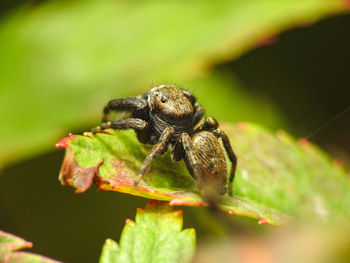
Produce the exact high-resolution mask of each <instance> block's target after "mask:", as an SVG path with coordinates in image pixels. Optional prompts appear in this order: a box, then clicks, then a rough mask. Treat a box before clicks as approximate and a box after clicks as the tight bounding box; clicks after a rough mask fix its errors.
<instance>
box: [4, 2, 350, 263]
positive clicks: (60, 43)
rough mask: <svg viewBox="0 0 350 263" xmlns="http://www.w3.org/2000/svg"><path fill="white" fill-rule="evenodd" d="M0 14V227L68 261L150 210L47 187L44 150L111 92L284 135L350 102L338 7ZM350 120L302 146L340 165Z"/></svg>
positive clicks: (30, 5)
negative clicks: (165, 91) (182, 93)
mask: <svg viewBox="0 0 350 263" xmlns="http://www.w3.org/2000/svg"><path fill="white" fill-rule="evenodd" d="M0 15H1V17H0V99H1V104H0V110H1V116H0V123H1V131H0V135H1V136H0V149H1V150H0V169H1V170H0V173H1V174H0V229H2V230H4V231H7V232H10V233H13V234H16V235H19V236H21V237H24V238H25V239H27V240H30V241H32V242H33V243H34V248H33V251H34V252H37V253H41V254H43V255H46V256H49V257H52V258H56V259H59V260H63V261H65V262H96V261H97V259H98V256H99V253H100V249H101V247H102V244H103V242H104V240H105V239H106V238H108V237H111V238H113V239H115V240H118V238H119V235H120V232H121V230H122V227H123V225H124V222H125V219H126V218H133V217H134V214H135V211H136V207H139V206H141V207H142V206H144V205H145V203H146V202H147V200H145V199H142V198H138V197H134V196H129V195H125V194H120V193H116V192H102V191H97V190H95V189H90V190H89V191H88V192H87V193H84V194H80V195H75V194H74V193H73V189H70V188H68V187H61V186H60V184H59V182H58V180H57V177H58V172H59V169H60V164H61V161H62V159H63V151H62V150H56V149H54V144H55V143H56V142H57V141H58V140H59V139H60V138H61V137H63V136H65V135H66V134H67V133H68V132H73V133H82V132H83V131H86V130H90V128H91V127H94V126H96V125H98V124H99V120H100V117H101V110H102V108H103V106H104V104H105V103H106V102H107V101H108V100H110V99H111V98H116V97H123V96H133V95H137V94H140V93H142V92H145V91H146V90H148V89H149V88H150V87H151V86H152V85H155V84H160V83H175V84H177V85H179V86H181V87H183V88H186V89H189V90H192V91H193V92H194V93H195V95H196V96H197V97H198V100H199V102H200V103H202V104H203V105H204V106H205V108H206V110H207V114H208V115H210V116H214V117H215V118H217V119H218V120H220V121H229V122H239V121H250V122H257V123H260V124H261V125H263V126H265V127H268V128H270V129H271V130H278V129H285V130H287V131H288V132H289V133H291V134H293V135H294V136H295V137H305V136H307V135H308V134H310V133H312V132H313V131H314V130H315V129H316V128H318V127H319V126H320V125H322V124H324V123H325V122H327V120H329V119H330V118H332V117H333V116H335V115H336V114H337V113H338V112H340V111H342V110H343V109H346V108H347V107H348V106H349V101H350V100H349V99H350V87H349V83H350V74H349V68H350V15H349V14H348V11H347V6H346V4H345V1H322V0H307V1H304V2H303V3H300V4H299V3H298V4H296V3H295V1H289V0H286V1H270V2H266V1H262V0H261V1H260V0H254V1H253V0H252V1H216V2H215V3H214V2H213V1H192V2H167V1H163V2H161V1H149V2H138V1H131V2H126V1H107V0H104V1H69V2H68V1H34V2H30V1H4V2H3V4H2V6H1V10H0ZM349 124H350V113H349V112H348V113H345V114H344V115H343V116H341V117H339V118H338V119H337V120H335V121H334V122H332V123H331V124H330V125H329V126H327V127H326V128H325V129H323V130H321V131H320V132H318V133H316V134H315V135H313V136H312V137H311V138H310V140H311V141H313V142H315V143H317V144H318V145H320V146H321V147H322V148H323V149H325V150H326V151H328V152H329V153H330V154H331V155H332V156H333V157H334V158H338V159H339V160H342V161H343V162H344V165H346V166H349V163H350V161H349V160H350V159H349V154H350V138H349V134H350V125H349ZM184 216H185V226H186V227H195V228H196V230H197V233H198V235H199V236H200V237H205V238H206V239H210V238H211V237H213V236H217V235H221V234H222V230H220V229H216V227H215V226H213V225H212V222H211V223H209V224H208V223H207V222H208V220H210V217H209V216H208V215H207V212H206V211H205V210H204V209H199V208H193V209H191V208H186V209H185V213H184ZM238 224H241V225H244V226H246V227H248V228H249V229H253V231H258V232H259V231H261V230H262V229H263V227H261V226H260V227H257V226H256V225H255V224H256V222H255V221H254V220H249V219H239V223H238ZM209 226H211V227H209ZM218 228H220V227H218ZM220 233H221V234H220ZM199 240H201V239H199Z"/></svg>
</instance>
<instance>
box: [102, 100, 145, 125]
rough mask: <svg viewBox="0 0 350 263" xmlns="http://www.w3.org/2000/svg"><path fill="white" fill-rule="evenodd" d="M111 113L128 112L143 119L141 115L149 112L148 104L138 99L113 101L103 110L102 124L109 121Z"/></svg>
mask: <svg viewBox="0 0 350 263" xmlns="http://www.w3.org/2000/svg"><path fill="white" fill-rule="evenodd" d="M111 111H128V112H132V113H136V114H137V115H140V117H141V115H142V114H143V113H146V111H147V102H146V101H145V100H144V99H142V98H138V97H130V98H124V99H115V100H111V101H110V102H108V104H107V105H106V106H105V107H104V109H103V117H102V122H106V121H107V117H108V114H109V113H110V112H111ZM135 116H136V115H135ZM137 117H139V116H137Z"/></svg>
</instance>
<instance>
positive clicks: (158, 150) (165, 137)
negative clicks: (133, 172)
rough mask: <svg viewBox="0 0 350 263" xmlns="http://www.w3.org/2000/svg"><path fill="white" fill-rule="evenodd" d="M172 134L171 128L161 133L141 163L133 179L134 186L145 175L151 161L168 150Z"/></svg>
mask: <svg viewBox="0 0 350 263" xmlns="http://www.w3.org/2000/svg"><path fill="white" fill-rule="evenodd" d="M174 132H175V131H174V129H173V128H171V127H167V128H166V129H165V130H164V131H163V133H162V135H161V136H160V138H159V140H158V143H157V144H156V145H154V146H153V148H152V150H151V151H150V152H149V154H148V155H147V157H146V159H145V160H144V161H143V164H142V167H141V169H140V171H139V174H138V176H137V177H136V179H135V182H134V185H137V184H138V183H139V182H140V180H141V179H142V177H143V176H144V175H145V173H146V171H147V169H148V167H149V166H150V165H151V163H152V161H153V159H154V158H156V157H157V156H159V155H161V154H163V153H164V152H165V151H166V150H167V149H168V146H169V144H170V138H171V136H172V135H173V133H174Z"/></svg>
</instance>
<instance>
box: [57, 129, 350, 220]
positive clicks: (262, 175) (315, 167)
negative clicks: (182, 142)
mask: <svg viewBox="0 0 350 263" xmlns="http://www.w3.org/2000/svg"><path fill="white" fill-rule="evenodd" d="M222 128H223V129H224V130H225V131H226V133H227V134H228V136H229V138H230V140H231V145H232V147H233V149H234V151H235V152H236V154H237V157H238V167H237V172H236V176H235V182H234V186H233V187H234V189H233V192H234V197H233V198H231V197H229V196H223V197H222V199H221V200H220V202H219V205H220V207H221V208H222V209H223V210H224V211H227V212H229V213H231V214H237V215H243V216H248V217H252V218H256V219H259V223H260V224H281V223H284V222H287V221H288V220H290V218H292V217H303V216H316V217H320V218H322V219H324V220H328V219H329V218H331V217H335V216H336V217H348V216H349V211H350V202H349V201H350V185H349V180H348V177H347V176H348V175H347V174H346V172H345V171H344V169H343V168H342V167H341V166H339V165H338V164H337V163H336V162H334V161H332V160H331V159H330V158H329V157H328V156H327V155H326V154H325V153H324V152H322V151H321V150H319V149H318V148H317V147H316V146H314V145H312V144H311V143H310V142H308V141H306V140H299V141H297V140H295V139H293V138H292V137H290V136H289V135H288V134H286V133H285V132H283V131H279V132H277V134H272V133H271V132H269V131H268V130H265V129H263V128H261V127H260V126H257V125H253V124H249V123H241V124H237V125H232V124H222ZM109 132H110V134H105V133H101V134H97V135H95V136H94V137H92V138H91V137H86V136H80V135H71V136H70V137H67V138H64V139H62V140H61V141H60V142H59V143H58V144H57V146H59V147H65V148H66V155H65V158H64V162H63V164H62V170H61V173H60V180H61V182H62V184H64V185H65V184H68V185H72V186H73V187H75V188H77V192H84V191H86V190H87V189H88V188H89V187H90V186H91V184H92V183H93V182H94V183H95V184H96V185H97V186H98V187H99V188H100V189H103V190H114V191H119V192H124V193H129V194H133V195H138V196H142V197H145V198H150V199H158V200H166V201H170V205H192V206H204V205H206V203H205V202H204V200H203V199H202V197H201V195H200V194H199V191H198V186H197V183H196V181H195V180H194V179H192V177H191V176H190V174H189V173H188V171H187V169H186V166H185V165H184V163H183V161H180V162H173V161H172V160H171V157H170V154H169V152H168V153H167V154H165V155H163V156H161V157H159V158H157V159H156V160H154V161H153V163H152V165H151V168H150V169H149V170H148V172H147V174H146V175H145V176H144V177H143V180H142V181H141V182H140V184H139V186H137V187H136V186H134V185H133V182H134V179H135V177H136V175H137V174H138V171H139V169H140V167H141V164H142V162H143V160H144V159H145V157H146V156H147V153H148V152H149V150H150V149H151V148H150V146H148V145H143V144H141V143H139V142H138V140H137V138H136V135H135V134H134V132H133V131H131V130H129V131H112V130H111V131H109Z"/></svg>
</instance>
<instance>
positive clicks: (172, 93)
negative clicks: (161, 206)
mask: <svg viewBox="0 0 350 263" xmlns="http://www.w3.org/2000/svg"><path fill="white" fill-rule="evenodd" d="M110 111H126V112H130V113H131V117H130V118H127V119H120V120H115V121H112V122H106V121H107V117H108V114H109V113H110ZM204 113H205V112H204V109H203V107H202V106H201V105H200V104H198V103H197V102H196V98H195V97H194V95H193V94H192V93H190V92H189V91H186V90H182V89H179V88H177V87H176V86H172V85H161V86H158V87H155V88H153V89H151V90H150V91H149V92H147V93H145V94H143V95H141V96H138V97H130V98H125V99H115V100H111V101H110V102H109V103H108V104H107V106H106V107H105V108H104V110H103V114H104V115H103V119H102V121H103V122H104V123H103V124H101V125H100V126H98V127H96V128H95V129H93V133H98V132H103V130H104V129H107V128H112V129H133V130H135V132H136V134H137V137H138V139H139V141H140V142H141V143H144V144H152V145H154V147H153V148H152V150H151V151H150V153H149V154H148V155H147V157H146V159H145V160H144V162H143V164H142V167H141V169H140V172H139V175H138V177H137V178H136V180H135V185H137V184H138V183H139V181H140V180H141V178H142V177H143V175H144V174H145V173H146V171H147V169H148V167H149V166H150V164H151V162H152V160H153V159H154V158H155V157H157V156H159V155H161V154H163V153H165V152H166V151H167V149H168V147H169V146H170V145H171V147H172V151H171V155H172V158H173V160H175V161H180V160H181V159H183V160H184V161H185V163H186V166H187V168H188V170H189V171H190V173H191V175H192V176H193V177H194V178H195V179H196V180H197V181H198V185H199V188H200V189H201V188H203V186H204V185H206V184H210V185H213V186H214V188H215V190H216V192H217V193H219V194H221V195H222V194H225V193H226V192H227V188H226V183H227V164H226V160H225V154H224V151H223V149H222V147H221V145H220V143H219V141H218V139H219V138H221V139H222V142H223V145H224V147H225V150H226V152H227V154H228V156H229V158H230V160H231V163H232V168H231V175H230V180H229V186H230V187H229V194H232V192H231V189H232V187H231V184H232V181H233V177H234V173H235V167H236V156H235V154H234V153H233V151H232V149H231V146H230V142H229V140H228V138H227V136H226V134H225V133H224V132H223V131H221V130H220V129H217V127H218V123H217V121H216V120H215V119H213V118H207V119H206V120H205V121H204V122H203V123H202V124H201V125H200V126H199V125H198V124H199V122H200V121H201V120H202V118H203V116H204ZM197 126H199V127H197Z"/></svg>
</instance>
